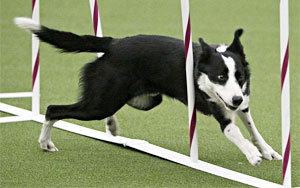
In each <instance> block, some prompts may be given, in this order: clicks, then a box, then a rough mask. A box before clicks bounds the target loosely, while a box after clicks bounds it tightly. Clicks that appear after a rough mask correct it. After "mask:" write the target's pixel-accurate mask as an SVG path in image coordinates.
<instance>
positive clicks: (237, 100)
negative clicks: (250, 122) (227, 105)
mask: <svg viewBox="0 0 300 188" xmlns="http://www.w3.org/2000/svg"><path fill="white" fill-rule="evenodd" d="M242 102H243V97H241V96H234V97H232V104H233V105H235V106H238V105H240V104H241V103H242Z"/></svg>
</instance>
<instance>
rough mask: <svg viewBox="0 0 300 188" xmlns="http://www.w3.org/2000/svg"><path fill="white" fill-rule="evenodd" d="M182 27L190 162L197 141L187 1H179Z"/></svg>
mask: <svg viewBox="0 0 300 188" xmlns="http://www.w3.org/2000/svg"><path fill="white" fill-rule="evenodd" d="M181 14H182V27H183V38H184V50H185V63H186V81H187V99H188V111H189V112H188V114H189V128H190V157H191V161H193V162H197V161H198V139H197V129H196V109H195V88H194V77H193V67H194V62H193V61H194V60H193V47H192V33H191V22H190V8H189V0H181Z"/></svg>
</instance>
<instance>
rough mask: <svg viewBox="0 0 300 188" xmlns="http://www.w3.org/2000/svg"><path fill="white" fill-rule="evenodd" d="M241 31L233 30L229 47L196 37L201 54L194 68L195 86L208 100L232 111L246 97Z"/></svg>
mask: <svg viewBox="0 0 300 188" xmlns="http://www.w3.org/2000/svg"><path fill="white" fill-rule="evenodd" d="M242 33H243V30H242V29H238V30H236V31H235V33H234V39H233V42H232V43H231V45H229V46H225V45H218V46H216V47H213V46H209V45H208V44H206V43H205V42H204V41H203V39H202V38H200V39H199V42H200V44H201V47H202V53H201V55H200V59H199V62H197V64H196V70H195V71H196V72H195V73H196V74H195V76H196V81H197V85H198V87H199V89H200V90H202V91H204V92H205V93H206V94H207V95H208V96H209V97H210V100H211V101H213V102H216V103H218V104H220V105H224V107H225V108H226V109H227V110H231V111H235V110H237V109H240V108H241V106H242V105H243V103H245V102H246V100H248V96H249V77H250V72H249V68H248V63H247V61H246V58H245V54H244V50H243V46H242V44H241V42H240V36H241V35H242Z"/></svg>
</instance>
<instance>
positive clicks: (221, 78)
mask: <svg viewBox="0 0 300 188" xmlns="http://www.w3.org/2000/svg"><path fill="white" fill-rule="evenodd" d="M225 79H226V78H225V76H224V75H222V74H221V75H219V76H218V80H220V81H224V80H225Z"/></svg>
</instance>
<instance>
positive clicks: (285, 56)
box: [280, 0, 292, 187]
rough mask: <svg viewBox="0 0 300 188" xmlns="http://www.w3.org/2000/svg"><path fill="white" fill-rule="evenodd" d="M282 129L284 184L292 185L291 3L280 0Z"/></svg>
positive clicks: (286, 185) (286, 0) (285, 185)
mask: <svg viewBox="0 0 300 188" xmlns="http://www.w3.org/2000/svg"><path fill="white" fill-rule="evenodd" d="M280 65H281V126H282V128H281V131H282V156H283V160H282V175H283V186H284V187H291V186H292V181H291V150H290V148H291V147H290V126H291V125H290V75H289V3H288V0H280Z"/></svg>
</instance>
